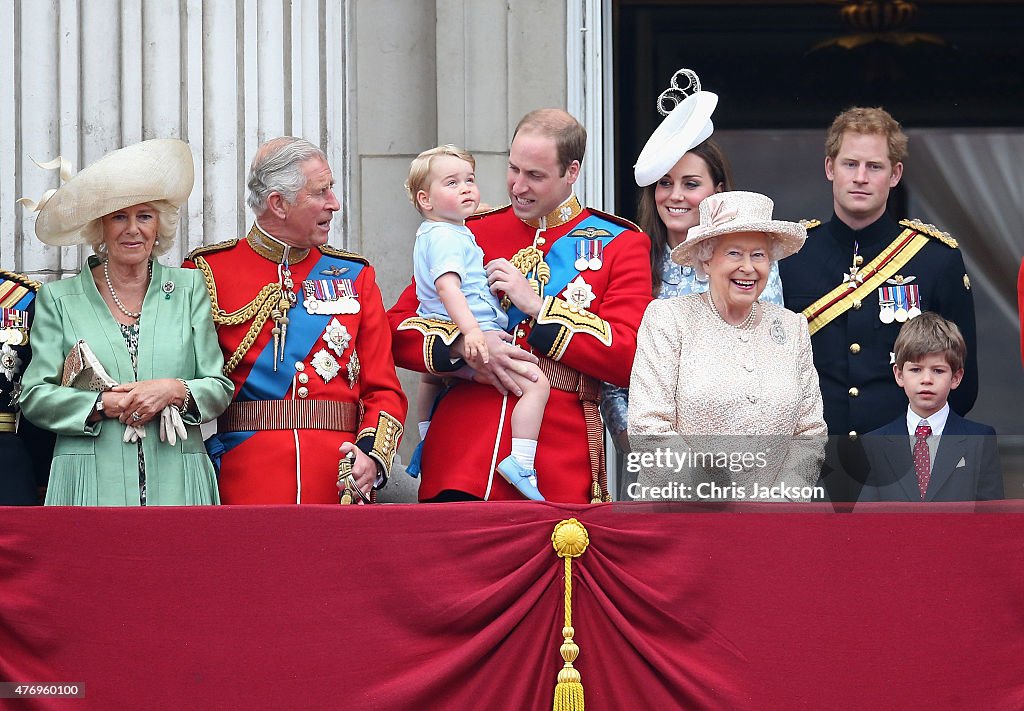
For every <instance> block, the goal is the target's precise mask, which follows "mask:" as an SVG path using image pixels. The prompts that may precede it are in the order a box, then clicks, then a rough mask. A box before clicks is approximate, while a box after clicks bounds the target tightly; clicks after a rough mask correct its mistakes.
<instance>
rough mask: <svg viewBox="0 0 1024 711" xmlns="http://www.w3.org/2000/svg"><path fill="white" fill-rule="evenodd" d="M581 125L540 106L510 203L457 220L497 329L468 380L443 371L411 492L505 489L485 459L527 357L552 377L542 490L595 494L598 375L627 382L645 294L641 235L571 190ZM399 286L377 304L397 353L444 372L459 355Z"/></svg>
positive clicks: (567, 496) (523, 128)
mask: <svg viewBox="0 0 1024 711" xmlns="http://www.w3.org/2000/svg"><path fill="white" fill-rule="evenodd" d="M586 142H587V133H586V130H585V129H584V128H583V126H581V125H580V123H579V122H578V121H576V119H574V118H573V117H572V116H570V115H569V114H568V113H566V112H564V111H561V110H559V109H539V110H537V111H533V112H531V113H529V114H527V115H526V116H525V117H523V119H522V120H521V121H520V122H519V125H518V126H517V127H516V130H515V133H514V134H513V138H512V146H511V148H510V149H509V164H508V174H507V184H508V185H507V187H508V195H509V198H510V200H511V203H512V204H511V205H509V206H506V207H504V208H500V209H498V210H494V211H492V212H489V213H485V214H483V215H480V216H477V217H474V218H470V219H469V220H467V221H466V226H467V227H469V228H470V229H471V230H472V231H473V234H474V236H475V237H476V240H477V243H478V244H479V245H480V247H481V248H482V249H483V251H484V258H485V262H486V263H487V274H488V281H489V282H490V285H491V289H492V290H494V291H495V292H496V293H498V294H499V296H501V297H503V302H502V305H503V306H505V307H506V308H507V309H508V314H509V326H508V329H509V334H508V335H509V339H510V340H511V342H507V341H506V340H503V339H502V338H501V336H500V335H499V334H498V332H488V333H487V334H485V335H486V337H487V338H488V343H487V345H488V349H489V352H490V354H491V357H490V361H489V362H488V363H486V364H483V363H471V365H473V366H474V367H475V369H476V377H475V379H474V380H461V379H454V378H453V380H452V384H451V387H450V388H449V390H448V391H447V393H446V394H445V395H444V396H443V397H442V398H441V399H440V400H439V402H438V404H437V407H436V409H435V411H434V416H433V418H432V419H431V425H430V433H429V436H428V437H427V439H426V442H425V444H424V449H423V460H422V472H423V480H422V483H421V485H420V494H419V495H420V500H421V501H455V500H473V499H484V500H490V499H516V498H521V495H520V494H519V493H518V492H517V491H516V490H515V489H514V488H513V487H511V486H510V485H509V484H507V483H506V482H505V480H504V479H502V478H501V477H500V476H497V475H496V474H495V467H496V465H497V464H498V462H500V461H501V460H502V459H504V458H505V457H506V456H508V454H509V452H510V450H511V433H510V421H509V416H510V413H511V411H512V408H513V406H514V405H515V398H516V397H517V395H518V394H519V393H517V392H516V386H515V383H514V382H513V381H512V379H511V378H510V377H509V375H508V373H509V371H517V372H520V373H522V372H523V371H524V370H525V369H523V367H522V366H523V364H524V362H526V361H530V362H538V364H539V365H540V367H541V369H542V370H543V371H544V373H545V374H546V375H547V377H548V380H549V381H550V382H551V395H550V399H549V401H548V405H547V409H546V410H545V413H544V423H543V425H542V427H541V431H540V437H539V439H538V445H537V455H536V461H537V467H538V469H540V468H543V471H544V472H545V475H544V477H543V480H542V481H541V482H540V490H541V493H542V494H543V495H544V497H545V498H546V499H547V500H549V501H564V502H576V503H584V502H590V501H607V500H610V499H609V496H608V490H607V484H606V482H605V476H604V443H603V428H602V425H601V419H600V414H599V412H598V402H599V399H600V381H601V380H606V381H608V382H611V383H615V384H618V385H623V386H624V385H627V384H628V383H629V374H630V370H631V368H632V365H633V356H634V354H635V352H636V332H637V328H638V327H639V325H640V320H641V318H642V317H643V312H644V309H645V308H646V307H647V304H648V303H649V302H650V300H651V293H650V292H651V290H650V281H651V274H650V239H649V238H648V237H647V235H645V234H644V233H643V232H641V231H640V230H639V228H637V227H636V226H635V225H633V224H632V223H630V222H628V221H627V220H624V219H622V218H619V217H616V216H614V215H608V214H604V213H601V212H598V211H596V210H593V209H591V208H585V207H582V206H581V205H580V203H579V201H578V200H577V199H576V196H575V195H574V194H573V185H574V184H575V182H576V180H577V178H578V177H579V173H580V164H581V163H582V161H583V154H584V152H585V150H586ZM417 303H418V301H417V299H416V288H415V284H411V285H410V286H409V287H408V288H407V289H406V290H405V291H404V292H403V293H402V295H401V296H400V297H399V299H398V302H397V303H396V304H395V305H394V306H393V307H392V308H391V309H390V311H389V312H388V318H389V320H390V322H391V327H392V335H393V340H394V344H393V350H394V355H395V362H396V363H397V364H398V365H400V366H402V367H405V368H409V369H410V370H417V371H421V372H422V371H427V372H431V373H436V374H439V375H444V374H446V373H454V372H455V371H456V370H458V369H459V368H460V367H461V366H462V365H464V361H463V360H462V355H463V353H462V348H461V347H462V342H461V338H460V334H459V332H458V329H457V328H456V327H455V326H454V325H453V324H451V323H447V322H441V321H433V320H431V319H425V318H421V317H419V316H417V314H416V307H417Z"/></svg>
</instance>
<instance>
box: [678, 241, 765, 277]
mask: <svg viewBox="0 0 1024 711" xmlns="http://www.w3.org/2000/svg"><path fill="white" fill-rule="evenodd" d="M761 234H764V235H765V236H766V237H768V235H767V233H764V232H762V233H761ZM724 236H725V235H715V236H714V237H709V238H708V239H706V240H704V241H703V242H698V243H697V246H696V247H694V248H693V257H692V259H693V271H694V273H695V274H696V275H697V279H699V280H700V281H707V280H708V273H707V272H706V271H705V270H704V262H710V261H711V256H712V255H713V254H714V253H715V247H717V246H718V242H719V241H720V240H721V239H722V237H724ZM784 252H785V248H784V247H783V246H782V244H781V243H779V241H778V240H774V239H772V238H771V237H768V259H769V260H770V262H769V264H768V268H769V269H771V268H772V267H773V266H774V265H775V263H776V262H777V261H779V259H781V258H782V255H783V253H784Z"/></svg>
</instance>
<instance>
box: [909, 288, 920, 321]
mask: <svg viewBox="0 0 1024 711" xmlns="http://www.w3.org/2000/svg"><path fill="white" fill-rule="evenodd" d="M907 295H908V296H909V297H910V308H909V309H907V318H917V317H918V316H920V315H921V290H920V288H919V287H918V286H917V284H911V285H910V286H909V287H907Z"/></svg>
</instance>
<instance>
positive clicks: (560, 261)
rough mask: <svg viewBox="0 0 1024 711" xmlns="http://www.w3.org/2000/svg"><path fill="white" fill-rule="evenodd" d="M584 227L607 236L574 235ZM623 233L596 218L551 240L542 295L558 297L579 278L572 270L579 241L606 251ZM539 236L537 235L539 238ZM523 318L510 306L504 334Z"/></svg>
mask: <svg viewBox="0 0 1024 711" xmlns="http://www.w3.org/2000/svg"><path fill="white" fill-rule="evenodd" d="M588 227H593V228H595V229H600V230H605V231H607V232H609V233H610V234H607V235H595V236H592V237H591V236H587V235H586V234H580V235H577V234H576V233H577V232H580V231H586V229H587V228H588ZM627 229H628V228H626V227H623V226H622V225H619V224H616V223H614V222H611V221H609V220H606V219H604V218H603V217H601V216H599V215H591V216H590V217H588V218H587V219H585V220H583V222H581V223H579V224H578V225H576V227H574V228H573V229H572V231H571V232H570V233H569V234H567V235H565V236H564V237H559V238H558V239H557V240H555V243H554V244H553V245H551V249H550V250H548V253H547V255H546V256H545V257H544V261H545V263H546V264H547V265H548V269H550V270H551V278H550V279H549V280H548V283H547V284H546V285H545V286H544V293H545V294H547V295H548V296H555V295H557V294H559V293H561V292H562V290H563V289H565V287H566V286H568V284H569V282H571V281H572V280H573V279H575V278H576V277H577V276H579V275H580V270H579V269H577V268H576V245H577V244H579V242H580V240H585V239H586V240H593V241H600V242H601V244H602V245H603V246H604V249H607V248H608V245H609V244H611V241H612V240H613V239H615V238H616V237H618V236H619V235H620V234H622V233H623V232H625V231H626V230H627ZM543 234H544V233H541V236H543ZM527 318H528V317H527V315H526V314H524V313H523V312H522V311H520V310H519V309H518V308H517V307H516V306H514V305H513V306H510V307H509V309H508V327H507V328H506V329H505V330H507V331H508V332H509V333H511V332H512V331H513V329H515V327H516V326H518V325H519V324H520V323H522V322H523V321H525V320H526V319H527Z"/></svg>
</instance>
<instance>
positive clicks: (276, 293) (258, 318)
mask: <svg viewBox="0 0 1024 711" xmlns="http://www.w3.org/2000/svg"><path fill="white" fill-rule="evenodd" d="M194 261H195V264H196V267H197V268H198V269H199V271H201V272H202V273H203V279H205V280H206V290H207V291H208V292H210V309H211V311H212V313H213V322H214V323H215V324H217V325H218V326H237V325H239V324H243V323H245V322H246V321H250V320H251V321H252V323H251V324H250V325H249V330H248V331H246V333H245V336H244V337H243V338H242V342H241V343H239V344H238V347H237V348H235V350H234V352H233V353H232V354H231V357H229V358H228V359H227V360H226V361H225V362H224V374H225V375H229V374H230V373H231V371H233V370H234V369H235V368H236V367H238V364H239V363H240V362H241V360H242V358H244V357H245V354H246V353H248V352H249V349H250V348H252V344H253V343H255V342H256V338H257V337H258V336H259V334H260V331H261V330H262V329H263V325H264V324H265V323H266V322H267V319H269V318H270V313H271V312H272V311H273V310H274V307H275V306H276V305H277V303H278V301H280V299H281V298H282V296H283V294H282V290H281V285H280V284H267V285H266V286H264V287H263V288H262V289H260V290H259V292H258V293H257V294H256V298H254V299H253V300H252V301H250V302H249V303H248V304H246V305H245V306H243V307H242V308H240V309H238V310H236V311H232V312H231V313H228V312H227V311H224V310H223V309H222V308H221V307H220V303H219V302H218V300H217V281H216V280H215V279H214V277H213V269H211V268H210V265H209V263H208V262H207V261H206V260H205V259H204V258H203V257H201V256H196V257H195V258H194Z"/></svg>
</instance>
